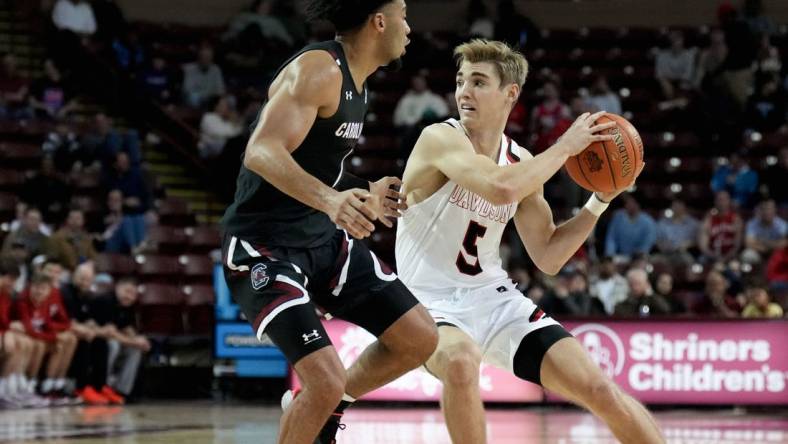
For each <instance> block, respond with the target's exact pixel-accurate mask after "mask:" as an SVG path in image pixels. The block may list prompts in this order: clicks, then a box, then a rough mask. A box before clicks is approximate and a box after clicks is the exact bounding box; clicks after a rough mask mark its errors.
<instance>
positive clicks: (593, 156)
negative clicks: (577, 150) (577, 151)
mask: <svg viewBox="0 0 788 444" xmlns="http://www.w3.org/2000/svg"><path fill="white" fill-rule="evenodd" d="M581 155H582V156H583V160H584V161H585V163H586V164H587V165H588V170H589V171H590V172H592V173H596V172H597V171H600V170H601V169H602V163H603V162H602V159H600V158H599V155H598V154H597V153H596V152H594V151H591V150H586V151H584V152H583V153H582V154H581Z"/></svg>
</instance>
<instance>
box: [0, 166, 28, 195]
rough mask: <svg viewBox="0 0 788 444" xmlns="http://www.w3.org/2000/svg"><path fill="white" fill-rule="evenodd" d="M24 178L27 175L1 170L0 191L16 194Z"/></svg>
mask: <svg viewBox="0 0 788 444" xmlns="http://www.w3.org/2000/svg"><path fill="white" fill-rule="evenodd" d="M26 178H27V175H26V174H25V173H24V172H22V171H18V170H12V169H2V170H0V190H2V191H11V192H15V193H18V192H19V191H20V189H21V187H22V184H24V183H25V179H26Z"/></svg>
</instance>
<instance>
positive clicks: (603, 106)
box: [586, 75, 622, 115]
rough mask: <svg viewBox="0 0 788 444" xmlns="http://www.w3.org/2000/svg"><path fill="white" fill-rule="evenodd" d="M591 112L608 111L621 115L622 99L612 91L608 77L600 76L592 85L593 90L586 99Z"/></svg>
mask: <svg viewBox="0 0 788 444" xmlns="http://www.w3.org/2000/svg"><path fill="white" fill-rule="evenodd" d="M586 103H587V104H588V108H589V111H590V112H597V111H607V112H609V113H613V114H618V115H621V112H622V110H621V99H620V98H619V97H618V94H616V93H615V92H613V90H611V89H610V85H608V83H607V77H605V76H603V75H598V76H596V78H595V79H594V83H592V84H591V90H590V93H589V95H588V97H587V98H586Z"/></svg>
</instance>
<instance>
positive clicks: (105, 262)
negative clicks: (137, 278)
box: [96, 253, 137, 277]
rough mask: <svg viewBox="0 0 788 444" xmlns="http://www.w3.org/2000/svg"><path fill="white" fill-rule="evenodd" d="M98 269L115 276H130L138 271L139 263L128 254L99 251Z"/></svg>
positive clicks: (97, 258)
mask: <svg viewBox="0 0 788 444" xmlns="http://www.w3.org/2000/svg"><path fill="white" fill-rule="evenodd" d="M96 271H97V272H99V273H108V274H111V275H112V276H114V277H120V276H129V275H132V274H134V273H135V272H136V271H137V263H136V262H134V259H133V258H132V257H131V256H129V255H127V254H115V253H99V255H98V256H96Z"/></svg>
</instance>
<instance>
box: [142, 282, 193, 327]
mask: <svg viewBox="0 0 788 444" xmlns="http://www.w3.org/2000/svg"><path fill="white" fill-rule="evenodd" d="M183 302H184V294H183V293H182V292H181V291H180V288H179V287H177V286H175V285H169V284H157V283H144V284H142V285H140V286H139V308H138V310H139V314H140V316H139V324H140V330H141V331H142V332H143V333H149V334H162V335H174V334H181V333H183V331H184V328H183V316H182V312H183Z"/></svg>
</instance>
